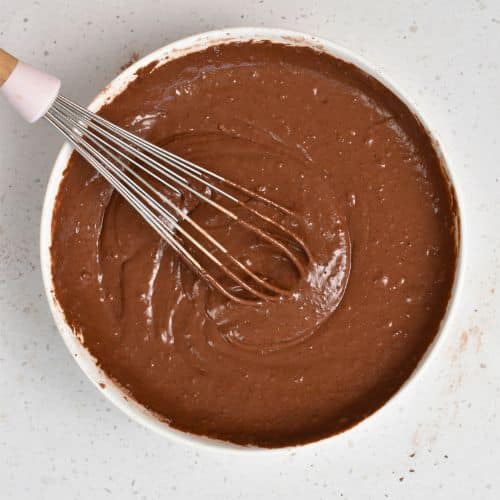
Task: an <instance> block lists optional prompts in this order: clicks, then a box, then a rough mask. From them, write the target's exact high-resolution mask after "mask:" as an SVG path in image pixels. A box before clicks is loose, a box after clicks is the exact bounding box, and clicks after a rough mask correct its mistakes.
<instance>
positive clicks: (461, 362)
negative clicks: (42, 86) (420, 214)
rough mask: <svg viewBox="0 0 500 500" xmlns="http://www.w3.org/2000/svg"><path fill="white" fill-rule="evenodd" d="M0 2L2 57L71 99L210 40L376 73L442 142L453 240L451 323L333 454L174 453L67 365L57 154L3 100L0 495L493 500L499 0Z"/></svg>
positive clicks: (497, 453) (498, 428) (498, 342)
mask: <svg viewBox="0 0 500 500" xmlns="http://www.w3.org/2000/svg"><path fill="white" fill-rule="evenodd" d="M296 3H299V2H289V1H286V0H280V1H270V0H260V1H259V0H255V1H245V0H238V1H234V0H223V1H217V0H213V1H211V2H203V1H200V0H183V2H182V3H181V4H179V2H174V1H163V2H158V1H155V0H137V1H131V0H127V1H119V0H107V1H104V0H101V1H96V0H88V1H86V2H76V1H75V2H71V1H68V0H47V1H44V2H42V1H31V0H16V1H15V2H13V1H10V0H0V11H1V12H2V16H1V17H0V46H3V47H4V48H5V49H8V50H11V51H12V52H14V53H16V54H18V55H19V56H20V57H22V58H24V59H25V60H27V61H29V62H33V63H37V64H39V65H40V66H42V67H44V68H47V69H50V71H52V72H53V73H55V74H57V75H59V76H60V77H61V78H62V80H63V82H64V92H65V94H66V95H68V96H69V97H72V98H74V99H76V100H78V101H79V102H82V103H86V102H88V101H90V99H91V97H92V96H93V95H94V94H96V93H97V91H98V90H99V89H100V88H101V87H103V86H104V85H105V84H106V83H107V82H108V81H109V80H110V79H111V78H112V77H113V76H114V75H116V74H117V73H118V72H119V71H120V67H121V66H123V65H124V64H127V63H128V62H129V61H130V60H131V59H133V58H135V57H137V56H138V55H143V54H146V53H148V52H150V51H151V50H153V49H155V48H157V47H160V46H162V45H164V44H165V43H167V42H170V41H173V40H175V39H178V38H181V37H184V36H186V35H189V34H192V33H196V32H200V31H206V30H210V29H213V28H216V27H224V26H242V25H255V26H269V27H282V28H288V29H295V30H299V31H306V32H310V33H313V34H317V35H319V36H322V37H325V38H330V39H332V40H335V41H337V42H339V43H340V44H343V45H345V46H346V47H349V48H350V49H352V50H354V51H356V52H359V53H360V54H362V55H363V56H365V57H366V58H368V59H369V60H371V61H372V62H374V63H375V64H376V65H377V66H379V67H380V68H381V69H382V70H383V71H384V72H385V73H386V74H387V75H389V76H390V78H391V80H392V81H393V82H394V83H395V84H396V85H397V86H398V87H399V88H400V89H401V90H402V91H403V93H404V94H405V95H406V96H408V97H409V98H410V99H411V100H412V101H413V102H414V103H415V104H416V105H417V106H418V108H419V109H420V110H421V112H422V114H423V115H424V117H425V118H426V119H427V120H428V121H429V123H430V125H431V127H432V128H433V129H435V130H438V131H439V134H440V136H441V139H442V142H443V145H444V148H445V150H446V151H447V152H448V157H449V160H450V163H451V168H452V169H453V171H454V173H455V174H456V178H457V180H458V184H459V188H460V190H461V191H462V194H463V195H464V196H463V198H464V199H463V203H464V207H465V209H466V210H465V212H466V213H465V222H466V229H467V232H468V245H467V253H468V256H467V270H466V278H465V287H464V290H463V294H462V296H461V298H460V304H459V311H458V314H456V315H455V317H454V319H453V322H452V324H451V325H450V326H451V328H450V330H449V332H448V335H447V337H446V339H445V342H444V343H443V344H442V345H441V346H440V348H439V352H438V353H437V355H436V356H435V357H434V358H433V360H432V362H431V363H430V365H428V366H427V368H426V369H425V371H424V373H423V374H422V377H421V379H420V381H419V382H418V383H417V384H414V385H413V386H412V387H411V388H410V389H409V390H408V391H406V392H405V393H404V394H403V395H402V396H401V397H400V398H398V399H397V400H396V401H393V402H391V403H390V404H389V405H388V406H386V407H384V408H383V409H382V410H381V411H380V412H379V413H377V414H376V415H375V416H374V417H373V418H371V419H370V420H369V421H368V422H366V423H364V424H362V425H361V426H359V427H357V428H355V429H354V430H352V431H350V432H348V433H346V434H344V435H342V436H340V437H338V438H336V439H334V440H331V441H327V442H323V443H319V444H316V445H314V446H310V447H307V448H305V449H302V450H301V449H298V450H296V451H293V452H290V451H288V452H278V453H274V454H271V455H269V456H265V455H262V454H258V455H224V454H222V453H220V452H219V453H215V452H211V451H207V450H199V451H197V450H196V449H194V448H191V447H187V446H183V445H179V444H173V443H171V442H169V441H167V440H166V439H163V438H160V437H158V436H157V435H155V434H153V433H151V432H150V431H148V430H145V429H143V428H141V427H140V426H139V425H137V424H135V423H133V422H131V421H130V420H129V419H127V418H126V417H125V416H124V415H123V414H122V413H120V412H119V411H118V410H117V409H115V408H114V407H111V406H110V403H109V402H108V401H107V400H105V399H104V398H103V397H101V396H100V394H99V393H98V392H97V390H96V389H94V387H93V386H92V385H91V384H90V382H89V381H88V380H87V379H86V378H85V376H84V375H83V374H82V372H81V371H80V369H79V368H78V367H77V365H76V364H75V363H74V361H73V360H72V359H71V357H70V355H69V353H68V352H67V350H66V347H65V346H64V345H63V342H62V340H61V338H60V337H59V335H58V333H57V331H56V329H55V326H54V324H53V322H52V319H51V317H50V314H49V310H48V306H47V304H46V301H45V297H44V294H43V290H42V281H41V275H40V264H39V252H38V231H39V219H40V210H41V204H42V199H43V194H44V190H45V185H46V182H47V179H48V176H49V173H50V168H51V165H52V163H53V161H54V158H55V155H56V153H57V151H58V149H59V147H60V145H61V140H60V139H59V138H58V137H57V135H56V134H55V133H54V132H53V131H52V130H50V129H49V127H48V125H46V124H43V123H41V124H39V125H37V126H32V127H30V126H28V125H25V124H24V123H23V122H22V121H21V120H20V119H18V118H17V116H15V115H14V113H13V112H11V111H10V110H9V109H8V108H7V106H6V104H5V103H4V102H0V117H1V118H0V498H2V499H4V498H5V499H13V500H17V499H32V498H33V499H37V500H43V499H51V500H55V499H65V500H69V499H73V498H74V499H87V498H93V499H101V498H103V499H106V498H120V499H128V498H139V499H159V498H170V499H184V498H186V499H187V498H189V499H197V498H200V499H201V498H203V499H207V498H210V499H211V498H213V499H218V500H220V499H234V498H245V499H254V498H261V499H263V500H264V499H275V498H276V499H278V498H279V499H282V498H297V499H304V498H311V499H312V498H315V499H320V498H325V499H326V498H328V499H330V498H346V499H351V498H353V499H358V498H359V499H367V498H374V499H378V498H394V499H401V498H405V499H421V498H433V499H449V498H454V499H458V498H460V499H462V498H463V499H476V498H477V499H481V500H482V499H496V498H499V497H500V479H499V477H500V476H499V475H498V464H499V463H500V363H499V362H498V359H499V356H500V289H499V288H498V278H499V272H500V262H499V252H500V231H499V222H498V221H499V215H500V181H499V178H500V167H499V166H498V157H499V147H498V135H499V130H500V118H499V117H500V57H499V54H500V3H499V2H498V1H497V0H490V1H488V0H476V1H472V0H446V1H445V0H443V1H439V2H438V1H436V2H428V1H426V2H422V1H420V0H418V1H417V0H415V1H411V0H407V1H391V0H380V1H378V2H372V1H369V0H366V1H363V2H362V1H351V0H349V1H348V0H316V1H310V2H303V3H304V5H307V6H305V7H303V8H299V7H296V6H294V4H296Z"/></svg>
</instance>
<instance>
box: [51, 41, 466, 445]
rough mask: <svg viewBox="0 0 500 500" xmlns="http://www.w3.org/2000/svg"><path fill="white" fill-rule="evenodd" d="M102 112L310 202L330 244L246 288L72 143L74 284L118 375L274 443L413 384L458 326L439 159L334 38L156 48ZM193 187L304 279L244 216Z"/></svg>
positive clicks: (65, 192)
mask: <svg viewBox="0 0 500 500" xmlns="http://www.w3.org/2000/svg"><path fill="white" fill-rule="evenodd" d="M101 114H102V115H103V116H104V117H106V118H107V119H109V120H111V121H114V122H116V123H117V124H119V125H120V126H123V127H125V128H127V129H129V130H131V131H132V132H135V133H137V134H139V135H141V136H143V137H144V138H146V139H148V140H150V141H152V142H154V143H155V144H159V145H161V146H163V147H165V148H166V149H169V150H170V151H172V152H173V153H176V154H178V155H180V156H182V157H184V158H186V159H188V160H191V161H193V162H195V163H197V164H199V165H202V166H204V167H207V168H209V169H212V170H213V171H215V172H217V173H220V174H222V175H223V176H225V177H227V178H229V179H231V180H234V181H236V182H238V183H240V184H242V185H244V186H246V187H248V188H250V189H253V190H255V191H257V192H259V193H263V194H264V195H265V196H266V197H268V198H270V199H272V200H275V201H276V202H278V203H280V204H281V205H283V206H285V207H288V208H290V209H291V210H293V211H294V212H295V213H296V214H298V216H297V218H296V219H294V220H291V221H288V223H289V224H291V225H292V226H293V228H294V230H296V231H297V232H298V233H299V234H300V235H301V237H302V238H303V239H304V241H305V242H306V243H307V246H308V248H309V250H310V252H311V256H312V259H311V262H310V263H309V267H308V269H307V272H306V275H305V277H304V278H303V279H301V280H300V281H299V282H297V283H295V284H294V287H295V288H294V293H293V294H292V295H291V296H290V297H288V298H286V299H283V300H281V301H277V302H264V303H262V304H260V305H258V306H251V305H245V304H239V303H236V302H230V301H228V300H227V299H225V298H224V297H223V296H222V295H221V294H219V293H218V292H216V291H214V290H212V289H211V288H210V287H209V286H208V285H207V284H206V283H205V282H204V281H203V280H202V279H200V278H199V277H197V276H196V275H195V274H193V272H192V271H191V270H190V269H189V268H187V267H186V265H185V264H184V263H183V262H182V261H181V260H180V259H179V258H178V257H177V255H176V254H175V253H174V252H173V251H172V250H171V249H170V248H169V247H168V246H167V245H166V244H165V243H164V242H162V240H161V239H160V238H159V236H158V235H157V234H156V233H155V232H154V231H153V230H152V229H151V228H150V227H149V226H148V225H147V224H146V223H145V222H144V221H143V220H142V219H141V217H140V216H139V215H138V214H137V213H135V212H134V209H133V208H131V207H130V206H129V205H128V204H127V202H125V201H124V200H123V199H122V198H121V197H120V196H119V195H118V194H116V193H115V192H113V189H112V188H111V187H110V186H109V185H108V184H107V183H106V181H105V180H104V179H102V178H101V177H100V176H99V175H97V174H96V173H95V171H94V170H93V169H92V168H91V167H90V166H89V165H88V164H86V163H85V161H84V160H83V159H82V158H80V157H79V156H78V155H76V154H73V156H72V158H71V160H70V163H69V166H68V167H67V170H66V172H65V175H64V178H63V181H62V183H61V186H60V190H59V193H58V196H57V201H56V207H55V212H54V217H53V228H52V232H53V234H52V236H53V240H52V247H51V254H52V262H53V266H52V273H53V280H54V286H55V295H56V298H57V300H58V302H59V303H60V305H61V307H62V309H63V311H64V313H65V316H66V319H67V321H68V323H69V324H70V325H71V327H72V328H73V329H74V330H75V331H76V332H78V333H79V334H81V337H82V339H83V342H84V344H85V346H86V347H87V348H88V349H89V351H90V352H91V353H92V355H93V356H95V358H96V359H97V361H98V363H99V365H100V366H101V367H102V368H103V369H104V371H105V372H106V373H107V374H108V375H109V376H110V377H111V378H113V379H114V380H115V381H116V382H117V383H118V384H120V385H121V386H122V387H123V388H124V389H125V390H126V391H127V392H128V393H129V394H130V395H131V396H132V397H133V398H134V399H136V400H137V401H138V402H140V403H141V404H143V405H144V406H145V407H147V408H148V409H150V410H151V411H153V412H155V413H156V414H157V415H158V416H159V418H163V419H165V420H167V421H168V422H169V423H170V425H171V426H173V427H175V428H177V429H181V430H184V431H188V432H191V433H195V434H200V435H206V436H210V437H213V438H219V439H223V440H228V441H231V442H234V443H241V444H254V445H259V446H265V447H277V446H285V445H291V444H298V443H305V442H309V441H313V440H317V439H320V438H323V437H326V436H330V435H332V434H335V433H338V432H340V431H343V430H345V429H347V428H349V427H351V426H352V425H354V424H356V423H357V422H359V421H360V420H362V419H364V418H365V417H366V416H368V415H369V414H371V413H373V412H374V411H375V410H377V409H378V408H379V407H381V406H382V405H383V404H384V403H385V402H386V401H387V400H388V399H389V398H390V397H391V396H392V395H393V394H394V393H395V392H396V391H397V390H398V388H399V387H400V386H401V385H402V384H403V383H404V381H405V380H406V379H407V378H408V377H409V376H410V374H411V373H412V371H413V370H414V368H415V366H416V365H417V363H418V361H419V360H420V358H421V357H422V355H423V354H424V353H425V351H426V349H427V348H428V346H429V344H430V343H431V342H432V340H433V339H434V337H435V335H436V333H437V331H438V329H439V325H440V322H441V320H442V318H443V316H444V313H445V311H446V307H447V303H448V300H449V297H450V293H451V288H452V285H453V281H454V275H455V267H456V258H457V240H458V235H457V221H456V218H457V215H456V212H455V202H454V196H453V192H452V189H451V187H450V185H449V182H448V180H447V178H446V175H445V174H444V171H443V169H442V166H441V163H440V159H439V157H438V155H437V153H436V151H435V149H434V147H433V144H432V140H431V139H430V137H429V136H428V134H427V133H426V131H425V129H424V128H423V127H422V125H421V124H420V123H419V122H418V120H417V119H416V118H415V117H414V115H413V114H412V113H411V111H410V110H409V109H408V108H407V107H406V105H405V104H404V103H402V102H401V100H400V99H399V98H398V97H396V96H395V95H394V94H393V93H392V92H391V91H389V90H388V89H387V88H386V87H384V86H383V85H381V84H380V83H378V82H377V81H376V80H374V79H373V78H372V77H370V76H368V75H367V74H365V73H364V72H362V71H361V70H359V69H357V68H356V67H355V66H353V65H351V64H348V63H345V62H343V61H340V60H338V59H336V58H334V57H332V56H330V55H326V54H324V53H320V52H317V51H314V50H312V49H310V48H300V47H292V46H286V45H280V44H273V43H270V42H258V43H257V42H255V43H251V42H246V43H231V44H226V45H219V46H215V47H211V48H208V49H205V50H202V51H200V52H196V53H192V54H189V55H184V56H182V57H180V58H178V59H174V60H171V61H169V62H166V63H165V64H162V65H160V66H158V67H156V64H152V65H149V66H148V67H145V68H143V69H141V70H140V71H139V72H138V74H137V78H136V79H135V80H134V81H133V82H132V83H130V84H129V85H128V87H127V88H126V89H125V90H124V91H123V92H122V93H121V94H120V95H118V96H117V97H116V98H115V99H114V100H113V101H112V102H110V103H108V104H107V105H105V106H104V107H103V108H102V109H101ZM211 195H213V193H211ZM172 196H173V195H172ZM177 202H178V203H182V204H183V206H184V207H185V209H186V210H187V211H189V213H190V215H191V216H192V217H193V218H195V220H196V221H197V222H199V223H200V224H201V225H203V226H205V227H209V228H210V229H211V231H212V233H213V234H215V235H216V237H217V238H218V239H219V240H220V241H224V242H230V244H231V247H232V249H233V250H234V252H235V253H236V254H237V255H238V256H239V257H241V258H242V259H246V260H248V261H249V262H256V261H257V264H258V265H261V266H267V267H268V269H266V270H267V271H270V272H276V273H279V274H280V279H285V280H290V281H291V280H293V273H292V271H291V270H290V269H288V268H287V264H286V263H284V262H280V260H279V258H278V257H277V256H276V255H268V254H266V251H267V249H266V248H265V246H262V244H261V242H258V241H255V240H253V239H252V238H251V237H249V236H248V234H246V233H244V232H243V231H242V229H241V228H240V227H239V226H237V225H234V224H230V223H229V222H228V221H227V220H226V219H225V218H224V217H223V216H220V215H219V214H215V213H214V212H213V211H212V210H210V207H208V206H207V205H205V204H204V205H199V204H197V203H193V200H191V199H188V198H186V199H181V200H177Z"/></svg>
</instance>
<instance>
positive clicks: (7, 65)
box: [0, 49, 18, 87]
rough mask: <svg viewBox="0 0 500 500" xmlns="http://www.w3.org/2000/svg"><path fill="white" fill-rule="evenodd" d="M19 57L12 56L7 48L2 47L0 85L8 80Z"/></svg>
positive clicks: (0, 52) (0, 54)
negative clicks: (6, 50)
mask: <svg viewBox="0 0 500 500" xmlns="http://www.w3.org/2000/svg"><path fill="white" fill-rule="evenodd" d="M17 62H18V61H17V59H16V58H15V57H14V56H11V55H10V54H9V53H8V52H5V50H2V49H0V87H1V86H2V85H3V84H4V83H5V82H6V81H7V78H9V76H10V74H11V73H12V72H13V71H14V68H15V67H16V64H17Z"/></svg>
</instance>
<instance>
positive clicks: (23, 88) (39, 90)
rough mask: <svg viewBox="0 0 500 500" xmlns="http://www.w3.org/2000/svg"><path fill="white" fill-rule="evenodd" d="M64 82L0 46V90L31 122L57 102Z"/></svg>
mask: <svg viewBox="0 0 500 500" xmlns="http://www.w3.org/2000/svg"><path fill="white" fill-rule="evenodd" d="M60 87H61V82H60V80H59V79H57V78H56V77H54V76H52V75H49V74H47V73H44V72H43V71H40V70H38V69H36V68H34V67H33V66H30V65H29V64H25V63H23V62H21V61H18V60H17V59H16V58H15V57H14V56H12V55H10V54H8V53H7V52H5V51H3V50H2V49H0V93H1V94H2V95H3V96H4V97H5V98H6V99H7V101H8V102H9V103H10V104H11V106H12V107H13V108H14V109H15V110H16V111H17V112H18V113H19V114H20V115H21V116H22V117H23V118H24V119H25V120H26V121H27V122H29V123H33V122H36V121H37V120H38V119H39V118H41V117H42V116H43V115H45V113H46V112H47V111H48V110H49V108H50V107H51V106H52V104H53V103H54V100H55V99H56V97H57V95H58V94H59V89H60Z"/></svg>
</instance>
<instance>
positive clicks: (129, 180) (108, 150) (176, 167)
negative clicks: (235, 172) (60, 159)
mask: <svg viewBox="0 0 500 500" xmlns="http://www.w3.org/2000/svg"><path fill="white" fill-rule="evenodd" d="M59 90H60V81H59V80H58V79H57V78H55V77H53V76H51V75H48V74H46V73H44V72H41V71H39V70H37V69H35V68H33V67H32V66H30V65H28V64H25V63H23V62H20V61H18V60H17V59H16V58H15V57H13V56H12V55H10V54H8V53H7V52H5V51H3V50H1V49H0V92H1V93H2V94H4V96H5V97H6V98H7V100H8V101H9V102H10V103H11V104H12V105H13V106H14V107H15V108H16V109H17V111H18V112H19V113H20V114H21V115H22V116H23V117H24V118H25V119H26V120H27V121H28V122H30V123H33V122H35V121H37V120H38V119H40V118H42V117H43V118H45V119H46V120H47V121H48V122H50V123H51V124H52V125H53V126H54V127H55V128H56V129H57V130H58V131H59V132H60V133H61V134H62V135H63V136H64V137H65V139H66V140H67V141H68V142H69V143H70V144H71V145H72V146H73V148H74V149H75V150H76V151H77V152H78V153H79V154H80V155H81V156H82V157H83V158H85V160H86V161H87V162H88V163H89V164H90V165H92V166H93V167H94V168H95V169H96V170H97V171H98V172H99V174H100V175H102V177H104V178H105V179H106V180H107V181H108V182H109V183H110V184H111V186H112V187H113V188H114V189H116V191H117V192H118V193H120V195H121V196H123V198H125V199H126V200H127V202H128V203H130V205H131V206H132V207H134V208H135V209H136V210H137V212H138V213H139V214H140V215H141V216H142V217H143V219H144V220H145V221H146V222H147V223H148V224H149V225H150V226H151V227H152V228H153V229H154V230H155V231H156V232H157V233H158V234H159V235H160V236H161V237H162V238H163V239H164V240H165V241H166V242H167V243H168V244H169V245H170V246H171V247H172V249H174V250H175V251H176V252H177V253H178V254H179V256H180V257H181V258H182V259H183V260H184V261H185V262H186V263H187V264H188V265H189V266H190V267H191V269H193V270H194V271H195V272H196V273H198V274H199V275H200V276H201V277H202V278H204V279H205V280H206V281H207V282H208V283H209V284H210V285H211V286H212V287H213V288H215V289H216V290H218V291H219V292H221V293H222V294H223V295H225V296H226V297H227V298H228V299H231V300H234V301H236V302H240V303H244V304H255V303H259V302H261V301H263V300H277V299H279V298H280V297H286V296H289V295H290V294H291V293H292V291H293V290H292V289H291V288H290V287H289V286H283V285H282V284H280V283H276V282H275V280H273V279H272V278H271V277H270V276H266V275H264V274H263V273H262V272H257V271H255V270H253V269H251V268H250V266H249V265H247V263H246V262H245V261H244V259H241V258H238V257H237V256H234V255H233V254H232V253H231V252H230V251H229V250H228V249H227V246H225V245H224V244H223V242H221V241H219V240H218V239H216V238H215V237H214V236H213V235H212V234H211V233H210V232H209V231H208V230H207V229H205V228H204V227H202V226H201V225H200V224H198V223H197V222H196V221H195V220H193V218H192V217H190V215H189V213H186V210H185V209H184V208H183V207H181V206H178V204H177V203H175V202H174V201H173V200H172V196H169V195H168V194H167V193H170V194H171V195H176V196H178V197H182V196H184V194H185V193H189V195H190V196H193V197H194V198H196V199H197V200H198V202H200V203H206V204H208V205H210V206H211V207H213V209H215V210H216V211H218V212H220V213H222V214H223V215H224V216H225V217H226V218H227V219H228V221H230V222H232V223H237V224H239V225H241V226H242V227H243V228H245V229H246V230H248V231H250V232H252V233H253V234H254V235H256V236H257V237H258V238H259V239H261V240H262V241H263V242H265V243H266V244H267V245H271V246H272V247H273V248H274V249H275V250H276V251H278V252H279V253H280V254H281V255H282V256H284V257H285V259H287V260H288V262H289V263H290V264H291V265H292V266H293V267H294V269H295V271H296V273H297V274H298V276H299V277H303V276H304V274H305V272H306V266H307V263H308V261H309V260H310V258H311V257H310V252H309V250H308V248H307V246H306V245H305V243H304V241H303V239H302V238H301V237H300V236H299V235H298V234H296V231H294V230H291V229H290V228H289V227H286V225H285V224H284V223H283V222H281V221H280V220H281V218H282V217H294V215H295V214H294V213H293V212H292V211H290V210H289V209H287V208H285V207H282V206H281V205H279V204H278V203H275V202H274V201H272V200H270V199H268V198H267V197H265V196H262V195H261V194H259V193H256V192H254V191H252V190H250V189H248V188H246V187H244V186H242V185H240V184H237V183H235V182H233V181H231V180H229V179H227V178H225V177H222V176H221V175H218V174H217V173H216V172H213V171H211V170H209V169H207V168H204V167H202V166H199V165H197V164H195V163H193V162H191V161H188V160H186V159H184V158H182V157H180V156H178V155H176V154H173V153H171V152H169V151H167V150H165V149H163V148H160V147H158V146H156V145H154V144H152V143H150V142H148V141H146V140H144V139H142V138H140V137H138V136H136V135H134V134H132V133H131V132H128V131H127V130H124V129H123V128H121V127H119V126H117V125H115V124H113V123H111V122H109V121H108V120H105V119H104V118H102V117H100V116H98V115H96V114H94V113H92V112H90V111H88V110H86V109H85V108H83V107H81V106H79V105H78V104H75V103H74V102H72V101H71V100H69V99H67V98H65V97H63V96H62V95H60V94H59ZM165 191H166V192H165ZM212 194H215V195H216V196H217V197H215V196H212ZM250 200H255V201H256V202H257V203H258V204H263V206H265V207H267V208H268V209H272V211H273V212H274V213H278V214H280V216H281V218H278V217H272V216H271V215H269V214H268V212H269V210H266V211H265V212H264V211H262V210H258V209H256V208H255V206H253V205H252V204H250V203H249V201H250ZM277 219H278V220H277ZM187 228H189V230H188V229H187ZM204 262H206V263H204Z"/></svg>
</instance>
